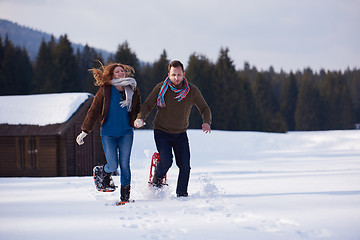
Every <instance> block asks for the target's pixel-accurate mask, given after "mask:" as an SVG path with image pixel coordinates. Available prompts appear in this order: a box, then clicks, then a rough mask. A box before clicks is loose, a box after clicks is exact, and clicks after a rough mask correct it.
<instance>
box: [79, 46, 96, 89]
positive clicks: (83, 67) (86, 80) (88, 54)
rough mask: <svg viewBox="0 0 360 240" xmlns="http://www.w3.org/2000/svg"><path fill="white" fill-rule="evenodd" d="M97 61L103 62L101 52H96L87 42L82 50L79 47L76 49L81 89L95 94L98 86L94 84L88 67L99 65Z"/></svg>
mask: <svg viewBox="0 0 360 240" xmlns="http://www.w3.org/2000/svg"><path fill="white" fill-rule="evenodd" d="M98 61H100V62H103V59H102V56H101V54H99V53H97V52H96V51H95V49H94V48H91V47H89V46H88V45H87V44H86V45H85V47H84V48H83V49H82V51H80V49H78V50H77V53H76V62H77V65H78V77H79V82H80V85H81V87H80V88H81V90H82V91H85V92H90V93H92V94H96V92H97V90H98V87H97V86H95V85H94V81H95V80H94V78H93V76H92V74H91V73H90V71H89V69H91V68H98V67H100V63H99V62H98Z"/></svg>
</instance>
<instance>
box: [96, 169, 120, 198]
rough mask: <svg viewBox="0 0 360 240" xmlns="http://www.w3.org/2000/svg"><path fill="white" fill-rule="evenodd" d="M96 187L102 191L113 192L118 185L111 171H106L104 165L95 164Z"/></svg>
mask: <svg viewBox="0 0 360 240" xmlns="http://www.w3.org/2000/svg"><path fill="white" fill-rule="evenodd" d="M93 176H94V183H95V187H96V189H97V190H98V191H100V192H113V191H115V190H116V186H115V184H114V181H113V179H112V177H111V174H110V173H106V172H105V170H104V166H95V167H94V169H93Z"/></svg>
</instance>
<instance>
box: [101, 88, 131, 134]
mask: <svg viewBox="0 0 360 240" xmlns="http://www.w3.org/2000/svg"><path fill="white" fill-rule="evenodd" d="M124 99H125V92H124V91H123V92H120V91H119V90H117V89H116V88H115V87H114V86H111V99H110V106H109V112H108V114H107V116H106V119H105V121H104V124H103V125H102V127H101V132H100V135H101V136H112V137H121V136H125V135H128V134H132V133H133V128H132V127H131V126H130V123H129V114H128V111H127V107H123V108H122V107H121V106H120V104H119V102H121V101H123V100H124Z"/></svg>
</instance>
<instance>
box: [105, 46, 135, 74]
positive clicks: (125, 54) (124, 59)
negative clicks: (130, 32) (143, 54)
mask: <svg viewBox="0 0 360 240" xmlns="http://www.w3.org/2000/svg"><path fill="white" fill-rule="evenodd" d="M112 61H114V62H119V63H123V64H126V65H130V66H132V67H133V68H134V69H135V70H136V69H137V68H138V67H139V59H138V58H137V56H136V54H135V52H133V51H131V49H130V47H129V43H128V42H127V41H125V42H124V43H123V44H120V45H119V46H118V49H117V51H116V53H115V55H114V56H113V59H112Z"/></svg>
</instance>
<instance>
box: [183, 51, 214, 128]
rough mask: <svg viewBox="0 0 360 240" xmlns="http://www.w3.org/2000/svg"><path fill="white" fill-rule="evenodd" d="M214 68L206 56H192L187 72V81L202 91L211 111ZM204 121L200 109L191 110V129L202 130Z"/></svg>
mask: <svg viewBox="0 0 360 240" xmlns="http://www.w3.org/2000/svg"><path fill="white" fill-rule="evenodd" d="M213 72H214V66H213V64H211V63H210V61H209V59H207V58H206V57H205V56H204V55H197V54H195V53H194V54H192V55H191V56H190V58H189V62H188V66H187V68H186V71H185V77H186V79H187V80H188V81H189V82H191V83H193V84H194V85H195V86H196V87H197V88H199V90H200V91H201V93H202V95H203V97H204V99H205V101H206V102H207V103H208V105H209V107H210V109H212V108H213V101H212V100H213V95H212V92H213V91H212V83H213V81H214V80H213V79H214V74H213ZM201 125H202V119H201V115H200V114H199V111H198V109H195V108H193V109H192V110H191V115H190V120H189V128H201Z"/></svg>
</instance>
